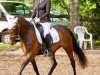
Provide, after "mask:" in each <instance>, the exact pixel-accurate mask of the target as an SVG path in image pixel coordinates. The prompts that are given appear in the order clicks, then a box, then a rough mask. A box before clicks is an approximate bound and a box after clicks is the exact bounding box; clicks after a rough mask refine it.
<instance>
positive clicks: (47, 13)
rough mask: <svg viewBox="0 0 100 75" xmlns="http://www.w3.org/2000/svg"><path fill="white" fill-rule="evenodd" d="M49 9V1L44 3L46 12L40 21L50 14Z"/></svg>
mask: <svg viewBox="0 0 100 75" xmlns="http://www.w3.org/2000/svg"><path fill="white" fill-rule="evenodd" d="M50 8H51V2H50V0H48V1H47V3H46V12H45V14H43V15H42V16H41V17H39V18H40V20H41V19H43V18H45V17H47V16H48V15H49V14H50Z"/></svg>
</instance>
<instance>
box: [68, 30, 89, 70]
mask: <svg viewBox="0 0 100 75" xmlns="http://www.w3.org/2000/svg"><path fill="white" fill-rule="evenodd" d="M69 31H70V34H71V36H72V41H73V47H74V53H75V54H76V56H77V57H78V58H79V62H80V64H81V66H82V68H85V67H86V66H87V57H86V56H85V53H84V52H83V50H82V49H81V48H80V47H79V45H78V43H77V41H76V39H75V37H74V35H73V33H72V31H71V30H69Z"/></svg>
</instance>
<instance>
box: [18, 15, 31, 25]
mask: <svg viewBox="0 0 100 75" xmlns="http://www.w3.org/2000/svg"><path fill="white" fill-rule="evenodd" d="M18 18H19V19H21V20H22V21H23V23H24V24H25V25H27V26H29V25H32V24H31V23H30V22H29V21H27V20H26V19H25V18H24V17H23V16H20V15H19V16H18Z"/></svg>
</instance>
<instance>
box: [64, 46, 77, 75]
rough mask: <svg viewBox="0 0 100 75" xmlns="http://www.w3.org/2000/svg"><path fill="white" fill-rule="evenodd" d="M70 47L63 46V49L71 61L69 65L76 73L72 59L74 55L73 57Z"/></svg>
mask: <svg viewBox="0 0 100 75" xmlns="http://www.w3.org/2000/svg"><path fill="white" fill-rule="evenodd" d="M72 48H73V47H71V48H68V49H66V48H64V49H65V51H66V53H67V54H68V57H69V59H70V61H71V66H72V68H73V71H74V75H76V66H75V60H74V57H73V50H72Z"/></svg>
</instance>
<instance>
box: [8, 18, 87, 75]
mask: <svg viewBox="0 0 100 75" xmlns="http://www.w3.org/2000/svg"><path fill="white" fill-rule="evenodd" d="M13 24H14V25H13V27H12V28H11V29H9V35H10V44H12V45H13V44H15V43H16V36H19V37H20V45H21V49H22V50H23V52H24V53H25V56H26V60H25V61H24V62H23V64H22V65H21V68H20V71H19V75H21V74H22V71H23V70H24V68H25V67H26V65H27V64H28V63H29V62H31V63H32V66H33V68H34V71H35V73H36V75H40V74H39V71H38V68H37V65H36V61H35V56H36V55H38V53H39V49H40V48H41V46H42V45H41V44H40V43H39V42H38V40H37V38H36V33H35V28H34V27H33V25H32V24H31V23H30V22H29V21H27V20H26V19H25V18H23V17H22V16H18V17H17V18H16V22H15V23H13ZM53 27H54V28H55V29H56V30H57V32H58V34H59V37H60V41H59V42H57V43H52V45H51V46H52V56H51V57H50V58H51V59H52V61H53V63H52V66H51V69H50V71H49V72H48V75H51V74H52V73H53V71H54V69H55V68H56V66H57V62H56V58H55V53H56V51H57V50H58V49H59V48H60V47H62V48H63V49H64V50H65V52H66V53H67V55H68V57H69V60H70V62H71V66H72V68H73V73H74V75H77V73H76V66H75V59H74V55H73V53H74V54H75V55H76V57H77V58H78V59H79V63H80V65H81V67H82V68H85V67H86V66H87V62H88V60H87V57H86V55H85V53H84V51H83V50H82V49H81V48H80V47H79V45H78V44H77V41H76V39H75V37H74V34H73V33H72V31H71V30H70V29H68V28H67V27H66V26H64V25H60V24H57V25H54V26H53Z"/></svg>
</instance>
